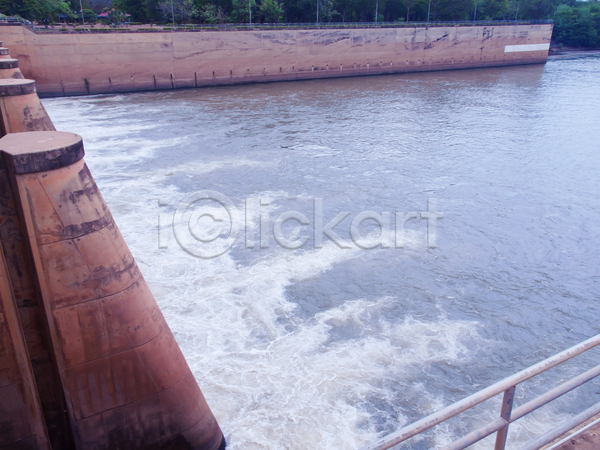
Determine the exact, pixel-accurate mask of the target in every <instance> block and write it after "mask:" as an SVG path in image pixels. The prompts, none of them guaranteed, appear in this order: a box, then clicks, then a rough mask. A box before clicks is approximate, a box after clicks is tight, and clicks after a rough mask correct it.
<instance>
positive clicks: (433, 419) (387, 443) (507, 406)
mask: <svg viewBox="0 0 600 450" xmlns="http://www.w3.org/2000/svg"><path fill="white" fill-rule="evenodd" d="M598 344H600V334H599V335H596V336H594V337H593V338H590V339H588V340H587V341H584V342H581V343H580V344H577V345H575V346H573V347H571V348H569V349H567V350H564V351H563V352H560V353H558V354H556V355H554V356H552V357H550V358H548V359H545V360H544V361H542V362H539V363H537V364H535V365H533V366H531V367H528V368H527V369H525V370H522V371H521V372H519V373H517V374H515V375H512V376H510V377H508V378H505V379H504V380H502V381H499V382H498V383H495V384H493V385H492V386H489V387H488V388H486V389H483V390H481V391H479V392H477V393H475V394H473V395H470V396H469V397H467V398H465V399H463V400H461V401H459V402H456V403H454V404H452V405H450V406H447V407H446V408H444V409H442V410H441V411H438V412H436V413H433V414H430V415H429V416H427V417H424V418H423V419H421V420H418V421H417V422H414V423H412V424H411V425H408V426H406V427H403V428H401V429H400V430H398V431H396V432H395V433H392V434H390V435H388V436H385V437H383V438H381V439H379V440H378V441H376V442H374V443H372V444H370V445H367V446H365V447H363V448H361V449H360V450H384V449H389V448H391V447H393V446H395V445H397V444H400V443H402V442H405V441H406V440H408V439H410V438H411V437H413V436H416V435H417V434H420V433H422V432H424V431H425V430H428V429H430V428H432V427H434V426H436V425H438V424H440V423H442V422H444V421H446V420H448V419H450V418H452V417H454V416H456V415H458V414H460V413H462V412H464V411H467V410H468V409H470V408H473V407H474V406H476V405H478V404H480V403H482V402H484V401H486V400H488V399H490V398H492V397H494V396H495V395H498V394H500V393H504V397H503V399H502V406H501V409H500V417H498V418H497V419H496V420H493V421H492V422H490V423H488V424H486V425H485V426H483V427H480V428H478V429H477V430H475V431H472V432H471V433H469V434H467V435H466V436H464V437H462V438H460V439H458V440H456V441H454V442H452V443H451V444H449V445H446V446H445V447H443V448H442V450H459V449H464V448H466V447H468V446H469V445H472V444H474V443H475V442H477V441H480V440H482V439H483V438H485V437H487V436H489V435H491V434H493V433H496V445H495V447H494V449H495V450H504V447H505V445H506V438H507V435H508V426H509V425H510V424H511V423H512V422H514V421H516V420H518V419H520V418H521V417H523V416H525V415H527V414H529V413H531V412H532V411H534V410H536V409H538V408H539V407H541V406H543V405H545V404H547V403H549V402H551V401H552V400H555V399H556V398H558V397H560V396H561V395H563V394H566V393H567V392H569V391H571V390H573V389H575V388H576V387H578V386H581V385H582V384H584V383H586V382H588V381H590V380H592V379H593V378H595V377H597V376H598V375H600V365H598V366H596V367H594V368H592V369H590V370H588V371H587V372H585V373H582V374H581V375H578V376H576V377H574V378H571V379H570V380H569V381H567V382H565V383H563V384H561V385H560V386H557V387H555V388H554V389H551V390H549V391H547V392H546V393H544V394H542V395H540V396H538V397H536V398H535V399H533V400H531V401H529V402H527V403H525V404H524V405H522V406H519V407H518V408H516V409H515V410H513V409H512V406H513V400H514V396H515V389H516V387H517V385H519V384H520V383H522V382H524V381H526V380H529V379H530V378H532V377H534V376H536V375H539V374H540V373H542V372H545V371H546V370H548V369H550V368H552V367H554V366H557V365H558V364H561V363H563V362H565V361H567V360H569V359H571V358H573V357H574V356H577V355H579V354H581V353H583V352H585V351H587V350H589V349H591V348H593V347H595V346H597V345H598ZM598 413H600V403H597V404H595V405H594V406H592V407H590V408H588V409H586V410H585V411H584V412H582V413H581V414H579V415H577V416H575V417H573V418H572V419H571V420H569V421H567V422H565V423H563V424H562V425H560V426H558V427H555V428H554V429H553V430H551V431H550V432H548V433H546V434H544V435H542V436H540V437H538V438H537V439H534V440H532V441H530V442H529V443H527V444H526V445H525V446H524V447H523V448H522V449H521V450H537V449H539V448H541V447H543V446H544V445H546V444H548V443H549V442H552V441H553V440H554V439H556V438H557V437H559V436H562V435H563V434H565V433H566V432H568V431H569V430H572V429H573V428H574V427H576V426H577V425H579V424H581V423H583V422H585V421H586V420H588V419H589V418H591V417H593V416H595V415H596V414H598Z"/></svg>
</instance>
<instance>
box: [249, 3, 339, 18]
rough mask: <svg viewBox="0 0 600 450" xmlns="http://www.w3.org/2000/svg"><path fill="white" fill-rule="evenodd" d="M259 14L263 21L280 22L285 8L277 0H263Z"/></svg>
mask: <svg viewBox="0 0 600 450" xmlns="http://www.w3.org/2000/svg"><path fill="white" fill-rule="evenodd" d="M326 1H329V2H331V0H326ZM258 15H259V17H260V21H261V22H266V23H279V22H281V20H282V19H283V8H282V7H281V4H280V3H278V2H277V0H263V1H262V3H261V5H260V7H259V8H258Z"/></svg>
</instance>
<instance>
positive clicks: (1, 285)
mask: <svg viewBox="0 0 600 450" xmlns="http://www.w3.org/2000/svg"><path fill="white" fill-rule="evenodd" d="M0 399H1V401H0V448H31V449H40V450H42V449H44V450H50V444H49V440H48V435H47V432H46V425H45V422H44V417H43V415H42V407H41V404H40V400H39V398H38V394H37V390H36V384H35V379H34V375H33V369H32V367H31V364H30V362H29V358H28V352H27V346H26V343H25V336H24V335H23V331H22V329H21V322H20V320H19V314H18V312H17V308H16V301H15V298H14V294H13V290H12V286H11V282H10V276H9V272H8V267H7V265H6V261H5V259H4V251H3V249H2V246H1V245H0Z"/></svg>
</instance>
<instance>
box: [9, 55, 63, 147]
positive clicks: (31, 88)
mask: <svg viewBox="0 0 600 450" xmlns="http://www.w3.org/2000/svg"><path fill="white" fill-rule="evenodd" d="M0 67H1V61H0ZM5 70H9V69H5ZM17 70H18V69H17ZM2 71H3V70H2V69H0V73H1V72H2ZM0 114H1V116H0V136H4V135H6V134H8V133H21V132H24V131H36V130H41V131H54V130H55V128H54V124H53V123H52V121H51V120H50V117H49V116H48V113H47V112H46V109H45V108H44V105H42V102H41V101H40V99H39V97H38V95H37V93H36V88H35V81H33V80H25V79H16V78H9V79H0Z"/></svg>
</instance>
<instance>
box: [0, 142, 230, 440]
mask: <svg viewBox="0 0 600 450" xmlns="http://www.w3.org/2000/svg"><path fill="white" fill-rule="evenodd" d="M0 151H2V152H3V153H4V158H5V160H6V161H7V166H8V167H9V173H10V174H11V175H10V176H11V177H13V182H12V183H13V185H14V186H16V191H17V193H18V196H19V198H20V208H21V210H22V217H23V218H24V219H23V220H24V222H25V228H26V230H27V236H28V239H29V248H30V249H31V253H32V260H33V261H34V266H35V267H34V269H33V270H34V272H35V276H36V277H37V282H38V284H39V286H40V291H41V294H42V300H43V305H44V308H45V310H46V317H47V321H48V328H49V330H50V335H51V339H52V346H53V351H54V353H55V355H56V361H57V365H58V370H59V373H60V378H61V382H62V386H63V391H64V395H65V399H66V404H67V405H68V413H69V416H70V420H71V428H72V431H73V435H74V438H75V442H76V447H77V448H78V449H83V450H86V449H111V450H112V449H127V450H134V449H165V450H166V449H172V450H176V449H182V450H183V449H198V450H217V449H223V448H224V447H225V440H224V438H223V434H222V432H221V429H220V428H219V425H218V424H217V422H216V420H215V418H214V416H213V414H212V412H211V411H210V409H209V407H208V405H207V403H206V401H205V399H204V397H203V395H202V392H201V391H200V388H199V387H198V383H197V382H196V380H195V378H194V376H193V374H192V373H191V371H190V369H189V367H188V365H187V363H186V361H185V358H184V357H183V354H182V353H181V350H180V348H179V346H178V344H177V342H176V341H175V338H174V337H173V334H172V333H171V330H170V329H169V326H168V325H167V323H166V322H165V319H164V317H163V315H162V313H161V312H160V309H159V308H158V305H157V303H156V301H155V300H154V297H153V296H152V293H151V292H150V290H149V288H148V285H147V284H146V282H145V280H144V278H143V276H142V274H141V273H140V270H139V268H138V267H137V265H136V263H135V261H134V259H133V256H132V255H131V253H130V252H129V249H128V248H127V244H125V241H124V240H123V237H122V236H121V234H120V232H119V230H118V228H117V226H116V224H115V222H114V220H113V218H112V215H111V213H110V211H109V209H108V206H107V205H106V203H105V202H104V199H103V198H102V195H101V194H100V192H99V190H98V187H97V186H96V183H95V182H94V179H93V177H92V175H91V173H90V171H89V169H88V167H87V165H86V164H85V162H84V160H83V156H84V150H83V143H82V139H81V137H80V136H78V135H76V134H73V133H62V132H31V133H16V134H9V135H7V136H5V137H3V138H2V139H0Z"/></svg>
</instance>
